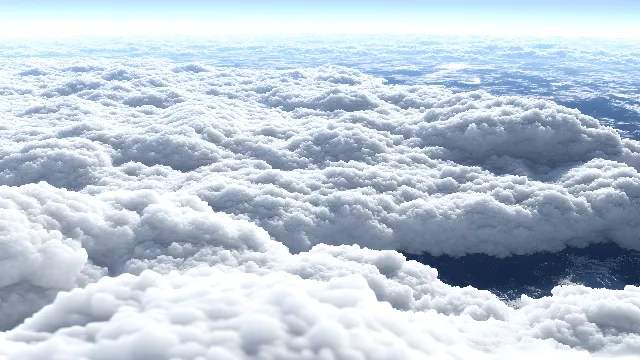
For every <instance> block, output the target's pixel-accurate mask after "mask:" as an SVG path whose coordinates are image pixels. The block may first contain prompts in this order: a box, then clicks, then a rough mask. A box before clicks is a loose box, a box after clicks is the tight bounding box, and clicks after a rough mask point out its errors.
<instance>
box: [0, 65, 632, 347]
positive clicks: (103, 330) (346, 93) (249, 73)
mask: <svg viewBox="0 0 640 360" xmlns="http://www.w3.org/2000/svg"><path fill="white" fill-rule="evenodd" d="M2 65H3V67H2V69H3V70H2V72H0V89H5V90H3V92H2V93H0V94H1V95H0V96H1V97H2V101H1V102H0V113H2V114H3V115H2V125H0V126H1V128H0V129H1V131H0V170H1V171H0V185H1V186H0V215H1V216H0V250H1V251H2V253H3V254H6V255H5V256H3V257H1V258H0V269H2V271H3V274H5V275H4V276H3V277H2V279H1V280H0V328H2V329H3V330H7V331H5V332H4V333H2V334H1V335H0V357H1V356H4V357H6V358H8V359H38V358H42V359H44V358H48V357H50V355H51V354H52V353H56V354H59V356H60V357H61V358H89V359H110V358H120V359H128V358H131V359H147V358H148V359H171V358H183V359H197V358H211V359H214V358H215V359H224V358H229V359H232V358H292V359H293V358H296V359H299V358H309V359H315V358H318V359H321V358H336V359H362V358H364V359H385V358H386V359H397V358H424V357H426V356H431V357H435V358H455V357H462V358H487V359H495V358H504V359H507V358H513V357H514V356H517V357H518V358H522V354H528V355H526V356H530V357H531V358H539V357H540V356H551V357H552V358H575V359H584V358H589V356H590V353H594V354H596V355H595V356H633V355H637V354H638V353H639V352H640V348H638V345H637V344H638V336H639V335H638V334H639V333H640V328H638V326H637V323H639V322H640V321H636V320H638V319H640V302H638V298H639V296H638V294H639V292H638V288H636V287H633V286H628V287H626V288H625V289H624V290H618V291H613V290H605V289H590V288H586V287H582V286H577V285H572V286H562V287H557V288H555V289H554V290H553V293H552V294H551V295H550V296H548V297H545V298H541V299H530V298H527V297H523V298H522V299H521V300H520V301H519V302H517V303H515V304H511V306H508V305H507V304H505V303H503V302H502V301H500V300H499V299H498V298H497V297H496V296H494V295H492V294H491V293H489V292H487V291H483V290H478V289H474V288H471V287H467V288H457V287H453V286H450V285H447V284H445V283H443V282H441V281H440V280H439V279H438V277H437V270H436V269H433V268H431V267H429V266H428V265H422V264H419V263H417V262H413V261H406V259H405V258H404V256H403V255H401V254H400V253H399V252H397V251H405V252H412V253H422V252H428V253H431V254H436V255H437V254H449V255H456V256H457V255H464V254H469V253H485V254H489V255H493V256H509V255H513V254H531V253H535V252H543V251H558V250H561V249H563V248H565V247H568V246H587V245H589V244H593V243H600V242H614V243H617V244H619V245H620V246H623V247H626V248H632V249H640V238H639V235H638V233H637V228H638V226H640V220H639V219H640V174H638V170H639V169H640V144H639V143H638V142H635V141H633V140H629V139H623V138H621V137H620V135H619V134H618V133H617V132H616V131H615V130H614V129H612V128H609V127H606V126H602V125H601V124H600V123H599V122H598V121H597V120H596V119H594V118H592V117H589V116H586V115H584V114H582V113H580V112H579V111H577V110H572V109H569V108H565V107H563V106H560V105H558V104H556V103H553V102H551V101H547V100H539V99H532V98H525V97H513V96H511V97H507V96H494V95H491V94H488V93H486V92H482V91H472V92H466V93H453V92H452V91H450V90H447V89H446V88H444V87H440V86H408V85H387V84H385V82H384V81H383V80H382V79H380V78H377V77H374V76H371V75H366V74H363V73H361V72H360V71H358V70H355V69H351V68H346V67H340V66H322V67H317V68H300V69H295V70H251V69H242V68H220V67H214V66H208V65H203V64H198V63H193V64H176V63H174V62H171V61H168V60H162V59H145V58H140V59H135V58H130V59H126V60H110V59H100V60H78V59H51V58H48V59H35V58H32V59H24V60H21V61H13V60H6V59H5V60H2ZM59 291H63V292H60V293H59ZM47 304H48V305H47ZM45 305H46V306H45ZM150 344H153V346H151V345H150Z"/></svg>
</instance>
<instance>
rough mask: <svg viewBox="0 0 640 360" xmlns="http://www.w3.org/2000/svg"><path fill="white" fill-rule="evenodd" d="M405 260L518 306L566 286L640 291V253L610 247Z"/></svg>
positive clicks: (449, 280) (449, 282) (414, 256)
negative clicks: (523, 299)
mask: <svg viewBox="0 0 640 360" xmlns="http://www.w3.org/2000/svg"><path fill="white" fill-rule="evenodd" d="M404 255H405V256H406V257H407V259H408V260H416V261H419V262H421V263H423V264H426V265H429V266H431V267H434V268H436V269H438V274H439V277H440V279H441V280H442V281H444V282H445V283H447V284H449V285H455V286H460V287H464V286H469V285H470V286H473V287H475V288H478V289H484V290H489V291H491V292H493V293H494V294H496V295H497V296H499V297H500V298H502V299H504V300H517V299H519V298H520V295H522V294H526V295H528V296H530V297H534V298H539V297H542V296H547V295H551V293H550V291H551V289H552V288H553V287H554V286H557V285H559V284H561V283H563V282H565V281H569V282H571V283H576V284H582V285H585V286H588V287H592V288H607V289H623V288H624V286H625V285H636V286H638V285H640V265H639V264H640V251H637V250H629V249H624V248H621V247H619V246H618V245H616V244H612V243H606V244H596V245H591V246H588V247H586V248H568V249H565V250H563V251H560V252H556V253H537V254H532V255H515V256H510V257H506V258H496V257H493V256H488V255H482V254H472V255H466V256H462V257H457V258H455V257H451V256H446V255H441V256H433V255H429V254H422V255H411V254H404Z"/></svg>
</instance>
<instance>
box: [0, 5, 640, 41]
mask: <svg viewBox="0 0 640 360" xmlns="http://www.w3.org/2000/svg"><path fill="white" fill-rule="evenodd" d="M638 14H640V2H638V1H630V0H609V1H595V0H584V1H581V2H580V3H579V4H577V2H576V1H573V0H571V1H570V0H555V1H550V0H538V1H531V0H510V1H507V0H492V1H477V0H476V1H472V0H449V1H443V0H395V1H391V0H370V1H362V0H357V1H348V0H346V1H337V0H327V1H293V0H275V1H257V0H237V1H233V2H230V1H224V2H223V1H203V0H200V1H198V0H183V1H180V2H178V1H168V0H160V1H151V0H137V1H136V0H130V1H123V0H114V1H104V0H101V1H92V2H87V1H77V0H63V1H44V0H0V30H2V36H4V37H16V36H17V37H20V36H54V37H55V36H79V35H80V36H81V35H117V36H120V35H154V34H157V35H167V34H169V35H171V34H174V35H197V34H201V35H215V34H225V35H233V34H272V33H284V34H295V33H445V34H465V35H467V34H479V35H540V36H555V35H558V36H589V37H593V36H595V37H626V38H629V37H638V36H640V35H639V34H640V25H638V24H636V22H637V21H636V20H637V16H638Z"/></svg>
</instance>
